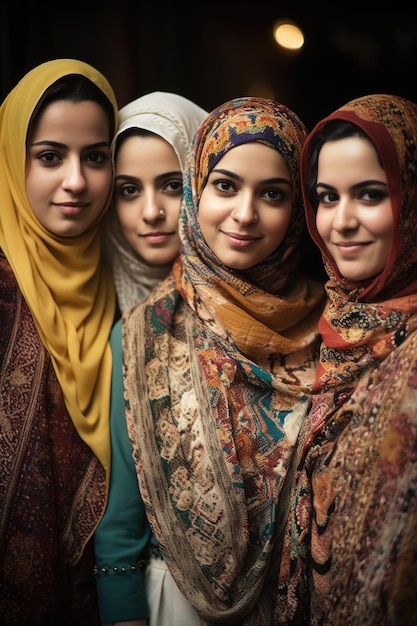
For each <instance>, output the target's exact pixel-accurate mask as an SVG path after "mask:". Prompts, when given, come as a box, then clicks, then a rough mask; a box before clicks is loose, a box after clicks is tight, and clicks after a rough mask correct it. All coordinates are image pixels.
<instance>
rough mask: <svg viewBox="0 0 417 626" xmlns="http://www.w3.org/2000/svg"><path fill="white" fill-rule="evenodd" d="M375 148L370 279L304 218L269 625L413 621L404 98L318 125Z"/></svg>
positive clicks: (414, 430) (416, 470) (413, 320)
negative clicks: (375, 249)
mask: <svg viewBox="0 0 417 626" xmlns="http://www.w3.org/2000/svg"><path fill="white" fill-rule="evenodd" d="M331 119H342V120H348V121H351V122H354V123H355V124H356V125H357V126H359V127H360V128H361V129H363V130H364V131H365V132H366V133H367V134H368V136H369V137H370V138H371V140H372V141H373V142H374V145H375V146H376V148H377V150H378V152H379V155H380V158H381V161H382V164H383V167H384V171H385V174H386V176H387V183H388V191H389V196H390V199H391V203H392V211H393V217H394V219H393V222H394V225H393V229H394V230H393V237H392V243H391V249H390V254H389V259H388V261H387V264H386V267H385V269H384V270H383V272H381V274H380V275H379V276H377V277H376V278H373V279H371V280H368V281H364V282H363V283H360V282H357V283H349V281H346V280H345V279H344V278H343V277H342V276H341V275H340V274H339V272H338V270H337V268H336V265H335V263H334V261H333V259H332V257H331V256H330V255H329V253H328V252H327V250H326V247H325V245H324V243H323V241H322V240H321V238H320V236H319V234H318V232H317V229H316V226H315V210H314V207H313V206H312V204H311V202H310V201H309V200H308V198H307V193H305V203H306V213H307V224H308V227H309V230H310V233H311V235H312V237H313V239H314V240H315V241H316V243H317V245H318V246H319V247H320V249H321V252H322V255H323V259H324V263H325V266H326V271H327V272H328V275H329V281H328V282H327V283H326V291H327V296H328V303H327V305H326V308H325V310H324V312H323V316H322V318H321V319H320V322H319V331H320V332H321V335H322V338H323V343H322V346H321V350H320V363H319V366H318V370H317V378H316V381H315V391H314V394H313V397H312V408H311V410H310V412H309V414H308V416H307V419H306V421H305V422H304V424H303V427H302V430H301V432H300V440H299V445H298V450H297V453H296V458H297V464H298V468H297V474H296V480H295V487H294V489H293V490H292V493H291V500H290V502H291V504H290V518H289V520H288V524H287V528H286V532H285V541H284V551H283V557H282V565H281V572H280V587H279V597H278V603H277V608H276V622H277V623H278V624H311V625H319V624H320V625H321V626H324V625H329V626H330V624H331V625H332V626H338V625H341V626H342V625H343V626H357V625H358V624H360V625H369V626H371V625H374V624H379V625H381V626H384V625H388V624H396V625H397V624H404V625H405V624H407V626H409V625H410V624H417V603H416V601H417V566H416V563H417V539H416V532H415V530H416V528H417V495H416V494H417V412H416V406H417V377H416V373H417V359H416V355H417V351H416V344H417V333H416V329H417V247H416V245H415V242H416V240H417V220H416V206H417V171H416V168H417V147H416V146H417V106H416V105H415V104H413V103H411V102H408V101H407V100H405V99H403V98H399V97H395V96H390V95H385V94H382V95H372V96H365V97H362V98H358V99H356V100H354V101H352V102H350V103H348V104H347V105H346V106H344V107H342V108H341V109H339V110H338V111H336V112H334V113H333V114H332V115H330V116H329V117H327V118H326V119H324V120H322V121H321V122H320V123H319V124H318V125H317V126H316V127H315V129H313V131H312V133H311V134H310V135H309V137H308V139H307V142H306V144H305V148H304V151H303V155H302V175H303V177H304V178H303V180H304V179H306V178H307V172H308V168H309V161H310V152H309V148H310V144H311V140H312V137H313V136H314V135H315V133H317V132H318V131H319V130H320V129H321V128H322V126H323V125H324V124H325V122H326V121H327V120H331Z"/></svg>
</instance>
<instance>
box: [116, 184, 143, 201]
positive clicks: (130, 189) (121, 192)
mask: <svg viewBox="0 0 417 626" xmlns="http://www.w3.org/2000/svg"><path fill="white" fill-rule="evenodd" d="M139 194H140V189H139V188H138V187H137V186H136V185H133V184H132V183H124V184H123V185H117V186H116V195H117V196H118V197H119V198H122V199H124V200H132V199H134V198H136V197H137V196H138V195H139Z"/></svg>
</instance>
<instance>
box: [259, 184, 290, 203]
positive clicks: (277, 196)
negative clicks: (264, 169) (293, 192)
mask: <svg viewBox="0 0 417 626" xmlns="http://www.w3.org/2000/svg"><path fill="white" fill-rule="evenodd" d="M262 197H263V198H266V199H267V200H270V201H271V202H283V201H284V200H287V198H288V192H287V191H286V190H284V189H281V187H272V188H270V189H265V191H263V192H262Z"/></svg>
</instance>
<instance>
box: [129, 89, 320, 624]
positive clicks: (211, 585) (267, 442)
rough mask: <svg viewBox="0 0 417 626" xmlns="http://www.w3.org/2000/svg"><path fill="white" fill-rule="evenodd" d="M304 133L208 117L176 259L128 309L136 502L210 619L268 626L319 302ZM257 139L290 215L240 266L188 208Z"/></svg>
mask: <svg viewBox="0 0 417 626" xmlns="http://www.w3.org/2000/svg"><path fill="white" fill-rule="evenodd" d="M305 137H306V129H305V127H304V125H303V123H302V122H301V120H300V119H299V118H298V117H297V115H295V113H293V112H292V111H291V110H289V109H288V108H287V107H285V106H284V105H282V104H280V103H278V102H275V101H273V100H269V99H262V98H256V97H243V98H236V99H233V100H231V101H229V102H226V103H225V104H223V105H222V106H220V107H218V108H217V109H215V110H214V111H213V112H212V113H211V114H210V115H209V116H208V117H207V118H206V119H205V120H203V122H202V123H201V124H200V127H199V129H198V131H197V133H196V135H195V137H194V140H193V143H192V146H191V149H190V151H189V155H188V160H187V164H186V170H185V174H184V195H183V201H182V205H181V212H180V236H181V242H182V248H181V253H180V255H179V257H178V259H177V260H176V261H175V262H174V265H173V268H172V272H171V273H170V275H169V276H168V277H167V278H166V279H165V281H163V282H162V283H161V284H160V285H158V286H157V287H156V288H155V290H154V292H153V293H152V295H151V296H150V298H149V300H148V301H146V302H145V303H143V305H139V306H138V307H134V308H133V309H130V310H129V311H127V312H126V313H125V315H124V318H123V347H124V355H125V372H124V378H125V396H126V398H127V413H126V415H127V423H128V430H129V434H130V437H131V443H132V448H133V455H134V460H135V464H136V468H137V474H138V480H139V484H140V490H141V495H142V497H143V501H144V503H145V507H146V511H147V515H148V519H149V520H150V522H151V525H152V528H153V531H154V534H155V536H156V538H157V540H158V542H159V544H160V547H161V551H162V553H163V555H164V558H165V559H166V561H167V563H168V566H169V568H170V570H171V573H172V574H173V576H174V578H175V580H176V583H177V584H178V586H179V588H180V589H181V591H182V592H183V593H184V595H185V596H186V597H187V598H188V600H189V601H190V602H191V603H192V604H193V606H194V607H195V608H196V610H197V611H198V613H199V614H200V616H201V617H202V618H204V619H205V620H206V621H207V623H224V624H226V623H227V624H230V623H237V622H239V623H241V624H256V625H257V626H261V624H265V625H267V626H269V625H270V624H271V619H272V615H271V610H272V604H273V603H272V601H271V598H272V597H273V596H274V594H275V593H276V585H275V586H274V580H275V578H274V568H276V566H277V563H278V561H277V559H276V554H277V551H279V547H280V541H279V538H278V537H277V535H276V524H277V519H278V518H279V517H280V516H281V515H282V512H283V511H284V510H285V496H284V495H283V485H284V483H285V480H286V476H287V471H288V466H289V464H290V460H291V457H292V451H293V448H294V445H295V441H296V439H297V434H298V431H299V428H300V425H301V422H302V420H303V418H304V416H305V411H306V404H307V399H308V395H309V390H310V388H311V384H312V381H313V378H314V371H315V363H316V358H317V346H318V335H317V320H318V317H319V314H320V312H321V310H322V306H323V302H324V289H323V287H322V285H320V284H319V283H317V282H316V281H313V280H311V279H309V278H307V277H305V276H304V275H302V274H301V273H299V272H298V270H297V265H298V252H299V250H298V245H299V244H298V240H299V236H300V233H301V230H302V228H303V224H304V214H303V206H302V198H301V191H300V185H299V171H298V162H299V158H300V153H301V148H302V145H303V142H304V139H305ZM253 141H260V142H262V143H264V144H265V145H267V146H269V147H271V148H272V149H273V150H277V151H278V152H279V153H280V154H281V155H282V156H283V158H284V160H285V162H286V163H287V164H288V168H289V172H290V177H291V183H292V202H293V211H292V216H291V221H290V224H289V226H288V229H287V233H286V235H285V237H284V240H283V242H282V243H280V244H279V246H278V247H277V249H276V250H275V251H274V252H273V253H272V254H271V255H270V256H269V257H267V258H266V259H265V260H264V261H262V262H261V263H259V264H257V265H256V266H255V267H254V268H251V269H248V270H242V271H237V270H233V269H231V268H229V267H227V266H225V265H223V264H222V263H221V262H220V261H219V259H218V258H217V257H216V256H215V254H214V253H213V252H212V250H211V249H210V248H209V247H208V246H207V244H206V243H205V241H204V238H203V237H202V234H201V231H200V227H199V223H198V205H199V201H200V197H201V193H202V190H203V188H204V185H205V184H206V181H207V178H208V176H209V173H210V171H211V170H212V168H213V167H214V166H215V164H216V163H217V162H218V161H219V160H220V159H221V157H222V156H223V155H224V154H226V152H227V151H229V150H231V149H233V148H234V147H235V146H237V145H240V144H245V143H247V142H253ZM239 620H242V621H239Z"/></svg>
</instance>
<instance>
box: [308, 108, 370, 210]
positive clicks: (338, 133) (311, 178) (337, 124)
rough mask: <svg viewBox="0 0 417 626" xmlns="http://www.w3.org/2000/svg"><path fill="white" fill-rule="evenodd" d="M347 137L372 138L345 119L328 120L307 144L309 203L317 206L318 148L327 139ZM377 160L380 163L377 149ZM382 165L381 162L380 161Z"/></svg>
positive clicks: (319, 148)
mask: <svg viewBox="0 0 417 626" xmlns="http://www.w3.org/2000/svg"><path fill="white" fill-rule="evenodd" d="M348 137H362V138H363V139H367V140H368V141H370V142H371V143H373V142H372V139H371V138H370V137H369V135H367V134H366V133H365V131H363V130H362V129H361V128H360V127H359V126H356V124H354V123H353V122H348V121H346V120H330V121H329V122H326V124H325V125H324V126H323V127H322V128H321V129H320V130H319V131H318V132H317V133H316V134H315V135H314V136H313V137H312V139H311V142H310V146H309V152H308V154H309V163H310V165H309V170H308V174H307V182H306V192H307V197H308V199H309V200H310V202H311V204H312V205H313V206H314V207H315V208H317V205H318V198H317V193H316V186H317V172H318V162H319V155H320V150H321V149H322V147H323V145H324V144H325V143H327V142H328V141H337V140H338V139H347V138H348ZM376 152H377V155H378V160H379V161H380V163H381V160H380V157H379V154H378V150H376ZM381 166H382V163H381Z"/></svg>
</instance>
